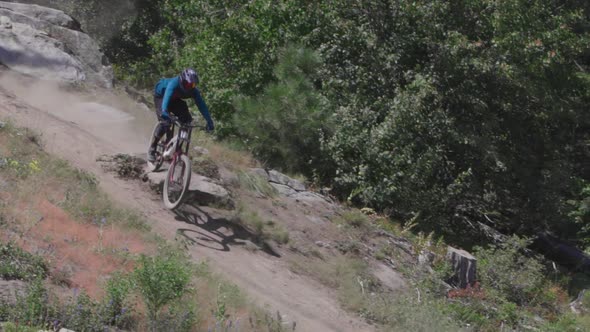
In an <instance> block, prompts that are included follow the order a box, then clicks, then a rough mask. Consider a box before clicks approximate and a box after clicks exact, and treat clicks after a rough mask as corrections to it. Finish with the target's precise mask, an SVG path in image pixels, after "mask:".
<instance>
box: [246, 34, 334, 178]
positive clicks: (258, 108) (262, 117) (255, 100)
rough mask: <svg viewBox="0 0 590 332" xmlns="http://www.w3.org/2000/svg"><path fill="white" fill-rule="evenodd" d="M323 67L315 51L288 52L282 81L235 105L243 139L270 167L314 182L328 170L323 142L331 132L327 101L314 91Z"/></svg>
mask: <svg viewBox="0 0 590 332" xmlns="http://www.w3.org/2000/svg"><path fill="white" fill-rule="evenodd" d="M319 63H320V59H319V57H318V55H317V54H316V53H314V52H313V51H311V50H309V49H305V48H301V47H299V46H295V45H293V46H289V47H288V48H285V49H283V50H282V51H281V55H280V57H279V60H278V64H277V66H276V68H275V77H276V79H277V81H276V82H274V83H272V84H269V85H268V86H266V87H265V88H264V91H262V92H261V93H260V94H258V95H257V96H256V97H241V98H238V99H237V100H236V103H235V105H236V109H237V112H236V115H235V119H234V126H235V128H236V130H237V132H238V135H239V136H240V137H241V138H242V139H243V140H245V141H246V142H247V143H248V146H249V147H250V148H251V149H252V152H253V153H254V155H255V156H256V157H257V158H258V159H259V160H261V161H262V162H263V163H265V164H268V165H269V166H270V167H274V168H280V169H282V170H284V171H288V172H298V171H301V172H305V175H306V176H308V177H310V176H313V175H314V174H313V173H314V171H319V170H321V169H322V168H323V166H322V165H324V164H325V158H322V153H321V151H320V144H319V141H320V139H321V138H322V137H323V136H325V135H326V134H327V132H328V131H329V128H328V127H329V126H328V124H327V123H326V121H327V118H328V117H327V114H326V112H325V109H326V108H327V106H326V105H327V101H326V100H325V98H323V97H322V96H321V95H320V94H319V93H318V92H317V91H316V89H315V88H314V85H313V82H314V81H316V80H317V67H318V65H319Z"/></svg>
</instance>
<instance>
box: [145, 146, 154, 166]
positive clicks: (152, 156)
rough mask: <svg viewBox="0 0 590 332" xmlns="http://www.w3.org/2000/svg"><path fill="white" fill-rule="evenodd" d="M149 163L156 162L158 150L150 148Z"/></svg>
mask: <svg viewBox="0 0 590 332" xmlns="http://www.w3.org/2000/svg"><path fill="white" fill-rule="evenodd" d="M147 157H148V161H149V162H150V163H153V162H155V161H156V149H154V148H150V150H149V151H148V156H147Z"/></svg>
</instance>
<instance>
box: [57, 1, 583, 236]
mask: <svg viewBox="0 0 590 332" xmlns="http://www.w3.org/2000/svg"><path fill="white" fill-rule="evenodd" d="M52 1H54V2H60V1H61V2H62V3H68V1H67V0H52ZM111 2H112V1H106V2H100V1H96V0H94V1H88V2H84V3H83V4H82V3H80V4H76V6H78V7H79V9H76V10H77V12H79V13H80V14H81V15H82V16H83V17H84V16H86V17H88V18H89V19H88V20H85V21H87V23H86V26H88V28H89V31H101V32H104V33H101V34H99V33H93V34H94V35H97V36H98V35H101V36H108V37H107V38H106V39H104V38H103V39H102V44H103V46H107V54H109V56H110V57H111V58H112V59H113V60H114V61H115V62H116V65H117V72H118V73H119V74H120V75H121V76H120V77H122V78H125V79H128V80H130V81H131V82H134V83H135V84H139V85H143V86H144V87H148V88H150V89H151V88H152V86H153V84H154V83H155V80H156V79H157V78H159V77H162V76H169V75H176V73H177V72H178V71H179V70H180V69H181V68H183V67H186V66H194V67H197V68H198V69H199V71H200V72H201V74H202V77H203V84H202V90H203V92H204V95H205V99H206V100H207V102H208V104H209V106H210V108H211V109H212V111H213V114H214V117H215V119H216V121H217V122H218V124H219V126H218V127H217V128H218V130H217V134H218V135H219V136H221V137H227V136H234V135H237V136H238V138H240V139H242V140H243V141H244V142H245V143H246V144H248V145H249V148H250V149H251V150H252V151H254V152H255V153H256V155H257V156H258V157H260V158H261V159H263V160H265V161H268V162H269V163H270V164H271V165H277V166H279V167H281V168H285V169H288V170H295V171H298V172H304V173H305V174H306V175H308V177H310V178H312V179H314V180H316V181H319V182H325V183H331V184H332V185H333V187H334V189H335V190H334V191H333V192H334V193H336V194H338V195H339V196H340V197H342V198H350V199H351V200H352V201H353V202H356V203H360V204H362V205H363V206H369V207H372V208H376V209H379V210H386V211H388V212H390V213H391V214H395V215H396V216H397V217H400V218H401V219H407V218H409V217H411V216H412V215H414V214H415V213H417V212H421V218H420V220H418V222H419V224H420V228H422V230H424V231H429V230H433V229H436V230H438V231H441V232H444V233H447V234H448V235H451V236H454V237H452V238H449V237H447V238H448V239H453V240H457V239H466V238H469V239H471V240H472V241H473V242H476V241H479V240H481V239H486V238H485V237H486V236H487V234H486V231H485V226H491V227H493V228H495V229H497V230H499V231H501V232H503V233H506V234H512V233H515V232H519V233H521V234H527V235H533V234H534V233H536V232H537V231H539V230H550V231H553V232H555V233H557V234H558V235H560V236H564V237H568V238H575V239H578V240H580V241H581V242H583V241H586V239H587V238H588V227H587V225H588V222H587V220H586V219H587V218H585V217H583V215H585V214H587V213H586V212H584V211H586V209H585V208H584V206H585V204H586V203H584V202H585V201H586V197H587V195H586V194H584V191H583V188H580V186H582V187H583V186H584V185H583V184H584V183H588V181H590V179H589V174H590V173H589V171H590V169H589V168H588V166H587V165H588V163H587V162H585V161H586V160H587V159H588V157H589V156H590V152H589V151H588V149H587V143H588V141H590V136H589V134H588V132H590V130H588V128H590V116H589V115H588V112H585V111H586V110H587V105H588V103H589V102H590V94H589V93H588V91H590V89H589V87H590V80H589V79H588V74H587V70H588V68H590V48H589V47H588V45H589V44H590V43H589V40H590V38H589V35H590V27H589V25H588V23H587V22H588V18H589V17H590V14H589V13H590V8H589V7H588V4H587V2H584V1H563V0H555V1H554V0H532V1H524V0H509V1H501V2H498V1H491V0H476V1H457V2H448V1H441V0H437V1H425V0H421V1H405V0H403V1H394V0H385V1H362V2H357V3H350V2H346V1H338V0H331V1H322V2H310V1H305V0H281V1H271V0H254V1H237V2H236V1H227V0H205V1H201V0H170V1H165V2H161V1H156V0H133V1H124V2H121V3H118V4H117V6H115V7H113V8H117V9H116V10H115V12H116V14H120V13H126V14H128V13H133V15H126V16H125V17H127V18H126V19H124V20H123V21H124V24H123V25H122V26H123V28H122V29H120V28H117V29H115V30H117V31H119V32H118V35H117V34H116V36H115V37H114V38H111V39H110V41H112V43H111V42H107V41H106V40H107V39H108V38H110V36H112V34H110V33H107V32H108V31H111V30H113V29H111V28H109V27H106V26H103V25H105V24H106V25H109V26H121V24H120V21H119V20H118V18H119V15H114V17H113V19H112V20H110V21H108V22H95V23H92V22H94V21H93V20H94V19H97V20H98V18H99V17H100V16H101V15H95V16H96V17H91V15H90V13H95V12H98V13H103V12H109V11H106V8H107V7H108V8H110V7H109V6H110V5H113V3H111ZM71 3H73V2H72V1H70V4H71ZM135 14H136V15H135ZM91 19H92V20H91ZM294 42H297V43H299V44H298V46H297V47H294V46H288V45H293V43H294ZM308 65H311V66H308ZM257 128H261V129H257ZM309 175H311V176H309ZM580 184H582V185H580ZM586 205H587V204H586ZM539 220H540V221H541V222H539ZM467 245H469V243H467Z"/></svg>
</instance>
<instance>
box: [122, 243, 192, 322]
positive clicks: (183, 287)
mask: <svg viewBox="0 0 590 332" xmlns="http://www.w3.org/2000/svg"><path fill="white" fill-rule="evenodd" d="M190 276H191V275H190V267H189V265H187V262H186V260H185V259H184V257H183V256H182V255H181V254H180V253H174V252H167V253H165V254H160V255H158V256H154V257H148V256H145V255H142V256H141V257H140V259H139V266H138V267H137V268H136V269H135V270H134V271H133V280H134V282H135V284H136V286H137V288H138V290H139V292H140V294H141V295H142V297H143V300H144V303H145V305H146V307H147V310H148V316H149V320H150V325H151V329H152V330H154V329H155V328H156V326H157V324H158V314H159V311H160V309H162V307H163V306H165V305H166V304H168V303H170V302H172V301H173V300H177V299H179V298H180V297H182V295H183V294H184V292H185V291H187V290H188V284H189V281H190Z"/></svg>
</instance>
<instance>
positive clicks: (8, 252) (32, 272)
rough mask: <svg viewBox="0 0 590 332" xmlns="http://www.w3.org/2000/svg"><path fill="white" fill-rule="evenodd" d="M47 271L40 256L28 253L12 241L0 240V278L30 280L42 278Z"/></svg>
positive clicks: (45, 264)
mask: <svg viewBox="0 0 590 332" xmlns="http://www.w3.org/2000/svg"><path fill="white" fill-rule="evenodd" d="M48 272H49V268H48V267H47V263H46V262H45V260H44V259H43V258H42V257H40V256H36V255H33V254H30V253H28V252H26V251H24V250H22V249H20V248H19V247H17V246H16V245H15V244H14V243H2V242H0V278H2V279H5V280H13V279H19V280H27V281H32V280H36V279H39V278H40V279H44V278H45V277H47V274H48Z"/></svg>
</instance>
